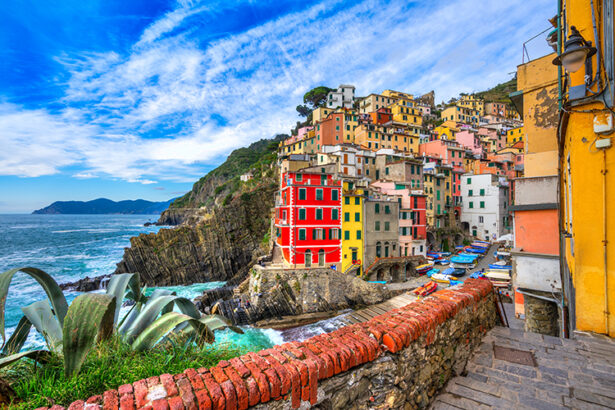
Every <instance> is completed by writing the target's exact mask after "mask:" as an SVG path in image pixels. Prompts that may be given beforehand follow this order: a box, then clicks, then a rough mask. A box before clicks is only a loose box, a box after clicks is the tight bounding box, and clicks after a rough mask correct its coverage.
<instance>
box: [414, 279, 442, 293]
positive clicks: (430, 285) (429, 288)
mask: <svg viewBox="0 0 615 410" xmlns="http://www.w3.org/2000/svg"><path fill="white" fill-rule="evenodd" d="M437 289H438V284H437V283H436V282H434V281H429V282H427V283H426V284H424V285H423V286H420V287H418V288H416V289H414V290H412V291H411V292H412V293H414V294H415V295H417V296H427V295H429V294H431V293H433V292H435V291H436V290H437Z"/></svg>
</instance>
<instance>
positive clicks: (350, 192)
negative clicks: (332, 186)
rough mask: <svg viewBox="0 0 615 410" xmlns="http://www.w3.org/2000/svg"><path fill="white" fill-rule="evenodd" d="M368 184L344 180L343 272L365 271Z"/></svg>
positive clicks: (358, 180)
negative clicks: (364, 218) (364, 242)
mask: <svg viewBox="0 0 615 410" xmlns="http://www.w3.org/2000/svg"><path fill="white" fill-rule="evenodd" d="M366 197H367V183H366V182H365V181H363V180H361V179H354V178H353V179H349V178H345V179H344V180H343V189H342V271H343V272H346V271H347V270H348V269H349V268H351V267H352V266H359V270H358V272H357V274H359V275H360V274H361V273H362V269H363V264H362V263H363V248H364V244H363V240H364V236H365V235H364V234H363V222H364V221H363V206H364V204H363V203H364V201H365V198H366Z"/></svg>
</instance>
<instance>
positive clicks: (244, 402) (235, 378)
mask: <svg viewBox="0 0 615 410" xmlns="http://www.w3.org/2000/svg"><path fill="white" fill-rule="evenodd" d="M224 373H226V375H227V376H228V378H229V379H230V380H231V382H232V383H233V386H235V393H237V407H238V408H239V410H245V409H247V408H248V402H249V400H248V389H246V384H245V383H244V381H243V379H242V378H241V377H239V374H238V373H237V372H236V371H235V369H234V368H233V366H228V367H226V368H224Z"/></svg>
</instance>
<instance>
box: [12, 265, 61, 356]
mask: <svg viewBox="0 0 615 410" xmlns="http://www.w3.org/2000/svg"><path fill="white" fill-rule="evenodd" d="M20 271H21V272H23V273H25V274H27V275H30V276H31V277H32V278H34V279H35V280H36V281H37V282H38V283H39V284H40V285H41V286H42V287H43V290H44V291H45V293H46V294H47V297H48V298H49V300H50V301H51V305H52V306H53V311H54V312H55V314H56V316H57V318H58V321H59V322H60V325H62V324H63V323H64V317H65V316H66V312H67V311H68V303H66V298H65V297H64V294H63V293H62V289H60V286H58V284H57V283H56V281H55V280H53V278H52V277H51V276H49V274H47V273H46V272H44V271H42V270H40V269H36V268H30V267H26V268H15V269H10V270H7V271H5V272H3V273H2V274H0V335H1V336H2V342H3V344H4V342H6V335H5V329H4V312H5V305H6V298H7V296H8V292H9V286H10V285H11V281H12V280H13V276H15V274H16V273H17V272H20Z"/></svg>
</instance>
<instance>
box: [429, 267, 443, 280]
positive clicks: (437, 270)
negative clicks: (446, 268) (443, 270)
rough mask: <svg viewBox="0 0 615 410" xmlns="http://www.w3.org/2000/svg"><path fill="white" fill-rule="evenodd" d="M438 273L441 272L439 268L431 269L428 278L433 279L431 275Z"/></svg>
mask: <svg viewBox="0 0 615 410" xmlns="http://www.w3.org/2000/svg"><path fill="white" fill-rule="evenodd" d="M438 272H440V269H438V268H433V269H431V270H429V271H427V277H428V278H431V275H433V274H434V273H438Z"/></svg>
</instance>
